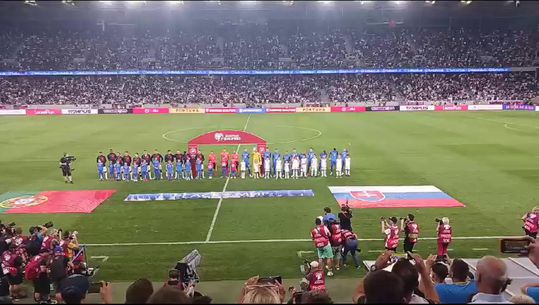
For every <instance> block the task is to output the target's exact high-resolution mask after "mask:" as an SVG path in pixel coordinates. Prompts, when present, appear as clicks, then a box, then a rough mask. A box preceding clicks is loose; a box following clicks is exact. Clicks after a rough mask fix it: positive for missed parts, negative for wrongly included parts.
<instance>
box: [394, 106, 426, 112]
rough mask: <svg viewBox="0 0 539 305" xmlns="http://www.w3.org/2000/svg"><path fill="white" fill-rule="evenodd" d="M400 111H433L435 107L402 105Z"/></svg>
mask: <svg viewBox="0 0 539 305" xmlns="http://www.w3.org/2000/svg"><path fill="white" fill-rule="evenodd" d="M399 110H400V111H433V110H434V105H402V106H399Z"/></svg>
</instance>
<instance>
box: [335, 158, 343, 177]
mask: <svg viewBox="0 0 539 305" xmlns="http://www.w3.org/2000/svg"><path fill="white" fill-rule="evenodd" d="M335 177H337V178H341V177H342V158H341V155H338V156H337V164H335Z"/></svg>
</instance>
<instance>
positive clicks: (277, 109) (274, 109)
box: [266, 107, 296, 113]
mask: <svg viewBox="0 0 539 305" xmlns="http://www.w3.org/2000/svg"><path fill="white" fill-rule="evenodd" d="M295 112H296V107H271V108H266V113H295Z"/></svg>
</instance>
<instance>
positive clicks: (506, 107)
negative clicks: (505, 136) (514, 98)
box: [503, 104, 535, 111]
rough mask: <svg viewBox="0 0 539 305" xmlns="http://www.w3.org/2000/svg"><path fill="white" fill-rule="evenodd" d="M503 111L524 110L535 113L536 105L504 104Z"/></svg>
mask: <svg viewBox="0 0 539 305" xmlns="http://www.w3.org/2000/svg"><path fill="white" fill-rule="evenodd" d="M503 110H524V111H535V106H534V105H523V104H515V105H511V104H503Z"/></svg>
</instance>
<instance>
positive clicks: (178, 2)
mask: <svg viewBox="0 0 539 305" xmlns="http://www.w3.org/2000/svg"><path fill="white" fill-rule="evenodd" d="M167 3H168V4H169V5H181V4H183V1H181V0H176V1H167Z"/></svg>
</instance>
